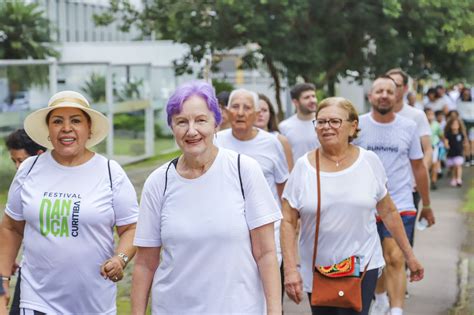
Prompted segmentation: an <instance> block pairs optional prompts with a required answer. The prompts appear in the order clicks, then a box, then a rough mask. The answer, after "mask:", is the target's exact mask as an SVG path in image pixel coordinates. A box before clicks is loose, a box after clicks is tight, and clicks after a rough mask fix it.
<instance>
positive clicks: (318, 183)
mask: <svg viewBox="0 0 474 315" xmlns="http://www.w3.org/2000/svg"><path fill="white" fill-rule="evenodd" d="M314 154H315V159H316V184H317V189H318V194H317V196H318V197H317V198H318V207H317V209H316V233H315V234H314V249H313V264H312V269H313V272H314V271H315V269H316V256H317V255H318V239H319V223H320V221H321V185H320V184H321V179H320V177H319V149H316V151H315V153H314Z"/></svg>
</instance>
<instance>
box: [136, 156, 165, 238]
mask: <svg viewBox="0 0 474 315" xmlns="http://www.w3.org/2000/svg"><path fill="white" fill-rule="evenodd" d="M167 166H168V163H167V164H165V165H164V167H167ZM165 172H166V171H165V169H164V168H163V166H162V167H160V168H159V169H157V170H156V171H154V172H153V173H152V174H151V175H150V176H149V177H148V178H147V180H146V181H145V185H144V186H143V191H142V197H141V199H140V214H139V216H138V224H137V230H136V232H135V240H134V242H133V244H134V245H135V246H141V247H160V246H161V244H162V243H161V208H162V205H163V187H164V183H165Z"/></svg>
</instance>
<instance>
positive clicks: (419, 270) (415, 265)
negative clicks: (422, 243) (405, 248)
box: [407, 256, 425, 282]
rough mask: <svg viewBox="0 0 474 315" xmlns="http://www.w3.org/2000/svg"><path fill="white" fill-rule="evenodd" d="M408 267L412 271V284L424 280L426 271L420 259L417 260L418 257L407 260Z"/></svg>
mask: <svg viewBox="0 0 474 315" xmlns="http://www.w3.org/2000/svg"><path fill="white" fill-rule="evenodd" d="M407 266H408V269H410V282H413V281H420V280H422V279H423V277H424V275H425V269H424V268H423V266H422V265H421V264H420V262H419V261H418V259H416V257H414V256H413V257H412V258H410V259H407Z"/></svg>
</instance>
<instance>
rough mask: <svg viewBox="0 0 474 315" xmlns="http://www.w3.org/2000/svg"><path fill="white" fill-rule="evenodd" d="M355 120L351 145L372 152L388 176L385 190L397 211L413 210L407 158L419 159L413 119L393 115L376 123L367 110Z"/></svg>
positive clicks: (420, 152)
mask: <svg viewBox="0 0 474 315" xmlns="http://www.w3.org/2000/svg"><path fill="white" fill-rule="evenodd" d="M359 120H360V121H359V128H360V129H361V131H360V133H359V136H358V137H357V138H356V139H355V140H354V144H357V145H359V146H361V147H363V148H364V149H366V150H369V151H374V152H375V153H376V154H377V156H378V157H379V158H380V160H381V161H382V164H383V166H384V167H385V172H386V173H387V177H388V191H389V193H390V196H391V197H392V199H393V202H394V203H395V205H396V206H397V208H398V210H399V211H400V212H403V211H405V210H413V209H415V205H414V203H413V195H412V180H411V174H412V167H411V163H410V160H418V159H422V158H423V151H422V150H421V143H420V137H419V134H418V132H417V127H416V124H415V122H414V121H412V120H410V119H408V118H405V117H402V116H400V115H398V114H396V115H395V119H394V120H393V121H392V122H390V123H378V122H376V121H375V120H374V119H373V118H372V114H371V113H367V114H364V115H362V116H360V117H359Z"/></svg>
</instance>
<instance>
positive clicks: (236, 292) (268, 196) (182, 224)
mask: <svg viewBox="0 0 474 315" xmlns="http://www.w3.org/2000/svg"><path fill="white" fill-rule="evenodd" d="M166 112H167V115H168V125H169V126H170V127H171V130H172V132H173V135H174V137H175V139H176V142H177V144H178V146H179V148H180V149H181V152H182V155H181V156H180V157H179V158H176V159H174V160H173V161H171V162H170V163H166V164H164V165H162V166H161V167H159V168H158V169H156V170H155V171H154V172H153V173H152V174H151V175H150V176H149V177H148V179H147V180H146V182H145V186H144V188H143V193H142V198H141V202H140V217H139V221H138V227H137V233H136V237H135V241H134V242H135V245H137V246H138V252H137V258H136V262H135V268H134V271H133V280H132V290H131V295H132V312H131V313H132V314H134V315H144V314H145V313H146V309H147V304H148V296H149V292H150V290H151V292H152V307H151V310H152V313H153V314H231V313H232V314H281V303H280V298H281V297H280V295H281V289H280V274H279V272H278V262H277V257H276V251H275V240H274V237H273V234H274V230H273V226H274V223H275V222H277V221H280V219H281V212H280V209H279V208H278V206H277V204H276V202H275V200H274V198H273V195H272V193H271V191H270V188H269V187H268V185H267V183H266V181H265V177H264V175H263V173H262V170H261V168H260V166H259V165H258V163H257V162H256V161H255V160H254V159H252V158H250V157H248V156H246V155H238V154H237V153H236V152H234V151H231V150H227V149H224V148H222V147H221V148H218V147H217V146H216V145H214V143H213V140H214V137H215V134H216V132H217V126H219V123H220V122H221V112H220V110H219V107H218V104H217V99H216V96H215V93H214V89H213V88H212V86H211V85H210V84H208V83H206V82H202V81H194V82H189V83H185V84H183V85H181V86H180V87H178V88H177V89H176V91H175V92H174V93H173V95H172V96H171V97H170V99H169V100H168V103H167V105H166ZM231 121H232V123H234V122H233V120H232V119H231ZM220 132H221V133H222V132H227V130H223V131H220ZM262 132H263V131H262ZM269 137H272V139H274V141H276V142H277V144H278V145H279V142H278V140H277V139H276V138H275V137H273V136H271V135H269ZM218 138H219V136H218ZM282 155H283V153H282Z"/></svg>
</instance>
